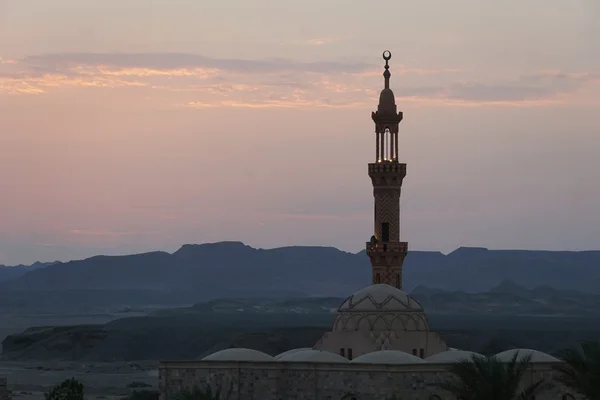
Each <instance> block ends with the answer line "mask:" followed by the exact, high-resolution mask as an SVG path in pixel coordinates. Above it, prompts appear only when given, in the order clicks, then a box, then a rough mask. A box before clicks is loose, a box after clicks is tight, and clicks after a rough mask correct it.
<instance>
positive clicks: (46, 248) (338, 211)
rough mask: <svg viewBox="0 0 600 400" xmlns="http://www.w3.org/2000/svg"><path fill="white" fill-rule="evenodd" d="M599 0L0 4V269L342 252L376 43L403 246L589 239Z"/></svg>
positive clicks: (373, 86) (580, 242) (357, 181)
mask: <svg viewBox="0 0 600 400" xmlns="http://www.w3.org/2000/svg"><path fill="white" fill-rule="evenodd" d="M599 19H600V2H598V1H597V0H569V1H566V0H527V1H523V0H504V1H487V0H486V1H482V0H454V1H447V0H421V1H418V2H416V1H405V0H378V1H375V2H367V1H356V2H349V1H347V0H345V1H341V0H325V1H324V0H304V1H301V2H300V1H282V0H228V1H223V2H217V1H206V0H169V1H165V0H119V1H116V0H114V1H113V0H110V1H81V0H53V1H47V0H0V184H1V186H0V187H1V188H2V189H1V190H0V221H1V223H0V264H5V265H14V264H19V263H25V264H29V263H32V262H34V261H54V260H70V259H80V258H85V257H89V256H92V255H96V254H129V253H137V252H144V251H150V250H164V251H170V252H171V251H175V250H176V249H177V248H179V247H180V246H181V245H183V244H186V243H206V242H216V241H222V240H235V241H242V242H244V243H246V244H248V245H251V246H253V247H259V248H273V247H279V246H288V245H322V246H335V247H337V248H339V249H342V250H345V251H352V252H356V251H360V250H361V249H362V248H364V244H365V242H366V241H367V240H369V238H370V236H371V235H372V232H373V215H372V213H373V197H372V187H371V182H370V179H369V177H368V175H367V163H369V162H372V161H374V158H375V134H374V126H373V122H372V121H371V119H370V113H371V111H373V110H375V109H376V107H377V99H378V95H379V92H380V91H381V89H382V88H383V77H382V73H383V65H384V62H383V60H382V58H381V54H382V52H383V51H384V50H386V49H388V50H390V51H391V52H392V59H391V60H390V71H391V73H392V77H391V88H392V89H393V90H394V92H395V94H396V103H397V104H398V109H399V110H402V111H403V112H404V120H403V121H402V123H401V125H400V139H399V148H400V151H399V153H400V154H399V158H400V161H401V162H406V163H407V170H408V172H407V176H406V178H405V180H404V184H403V187H402V200H401V237H402V240H405V241H408V242H409V248H410V249H413V250H438V251H442V252H445V253H447V252H450V251H452V250H454V249H456V248H458V247H460V246H482V247H487V248H490V249H545V250H592V249H600V245H599V243H600V212H599V211H600V210H599V207H600V206H599V204H600V185H598V183H597V182H598V177H597V176H598V171H600V157H598V156H597V155H598V154H599V152H600V135H599V133H600V132H599V131H600V124H599V123H598V114H599V111H600V42H599V41H598V39H597V38H598V37H600V24H598V23H597V21H598V20H599Z"/></svg>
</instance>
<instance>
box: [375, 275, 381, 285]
mask: <svg viewBox="0 0 600 400" xmlns="http://www.w3.org/2000/svg"><path fill="white" fill-rule="evenodd" d="M375 283H381V276H380V275H379V274H375Z"/></svg>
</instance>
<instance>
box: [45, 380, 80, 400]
mask: <svg viewBox="0 0 600 400" xmlns="http://www.w3.org/2000/svg"><path fill="white" fill-rule="evenodd" d="M44 398H45V400H83V383H81V382H79V381H78V380H77V379H75V378H71V379H66V380H64V381H62V382H61V383H59V384H58V385H56V386H54V387H53V388H52V389H50V391H49V392H47V393H44Z"/></svg>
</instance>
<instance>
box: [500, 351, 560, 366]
mask: <svg viewBox="0 0 600 400" xmlns="http://www.w3.org/2000/svg"><path fill="white" fill-rule="evenodd" d="M517 352H518V353H519V355H518V358H517V359H518V360H520V359H522V358H523V357H526V356H528V355H531V362H532V363H546V362H560V360H559V359H558V358H556V357H553V356H551V355H550V354H546V353H543V352H541V351H537V350H532V349H511V350H506V351H503V352H501V353H498V354H496V358H498V359H499V360H501V361H506V362H508V361H510V360H512V358H513V357H514V355H515V354H516V353H517Z"/></svg>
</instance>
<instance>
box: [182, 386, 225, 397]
mask: <svg viewBox="0 0 600 400" xmlns="http://www.w3.org/2000/svg"><path fill="white" fill-rule="evenodd" d="M232 390H233V387H232V386H230V388H229V391H228V392H227V393H224V392H223V388H222V386H220V385H219V386H218V387H217V389H216V390H214V391H213V389H212V388H211V387H210V386H207V387H206V388H204V389H202V388H199V387H198V386H195V387H194V388H192V389H185V390H182V391H181V392H179V393H177V394H176V395H175V396H174V400H228V399H229V397H230V396H231V391H232Z"/></svg>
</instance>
